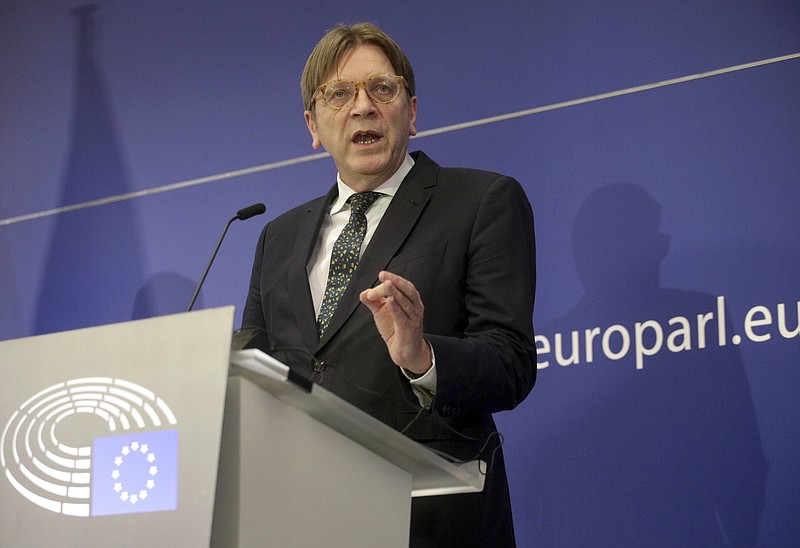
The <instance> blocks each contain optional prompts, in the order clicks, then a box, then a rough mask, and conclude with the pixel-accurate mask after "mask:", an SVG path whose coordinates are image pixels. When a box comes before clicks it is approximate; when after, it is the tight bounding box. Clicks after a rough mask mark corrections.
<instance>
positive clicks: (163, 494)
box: [92, 430, 178, 516]
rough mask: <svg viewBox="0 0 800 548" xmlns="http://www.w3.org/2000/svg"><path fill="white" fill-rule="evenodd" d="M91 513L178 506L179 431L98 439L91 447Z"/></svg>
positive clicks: (154, 509) (96, 514)
mask: <svg viewBox="0 0 800 548" xmlns="http://www.w3.org/2000/svg"><path fill="white" fill-rule="evenodd" d="M92 455H93V457H92V460H93V463H92V515H93V516H106V515H110V514H130V513H132V512H158V511H160V510H174V509H175V508H177V507H178V482H177V481H176V480H177V478H178V431H177V430H161V431H158V432H145V433H141V434H129V435H125V436H111V437H108V438H97V439H95V440H94V445H93V447H92Z"/></svg>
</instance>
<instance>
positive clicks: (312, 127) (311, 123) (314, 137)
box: [303, 110, 322, 148]
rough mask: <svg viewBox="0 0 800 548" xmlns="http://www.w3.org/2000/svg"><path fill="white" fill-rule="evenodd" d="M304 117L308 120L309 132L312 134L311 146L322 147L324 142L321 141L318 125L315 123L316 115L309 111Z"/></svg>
mask: <svg viewBox="0 0 800 548" xmlns="http://www.w3.org/2000/svg"><path fill="white" fill-rule="evenodd" d="M303 116H305V118H306V126H308V132H309V133H310V134H311V146H312V147H313V148H319V147H321V146H322V142H321V141H320V140H319V135H318V134H317V124H316V122H315V121H314V114H313V113H312V112H311V111H310V110H307V111H305V112H304V113H303Z"/></svg>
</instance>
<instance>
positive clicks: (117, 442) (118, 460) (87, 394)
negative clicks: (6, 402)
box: [0, 377, 178, 517]
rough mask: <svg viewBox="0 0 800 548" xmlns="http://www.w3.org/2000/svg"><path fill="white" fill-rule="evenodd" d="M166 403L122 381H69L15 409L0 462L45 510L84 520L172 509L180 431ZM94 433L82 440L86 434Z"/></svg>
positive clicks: (4, 435)
mask: <svg viewBox="0 0 800 548" xmlns="http://www.w3.org/2000/svg"><path fill="white" fill-rule="evenodd" d="M177 422H178V421H177V419H176V418H175V415H174V413H173V412H172V410H171V409H170V407H169V406H168V405H167V404H166V402H164V400H162V399H161V398H159V397H158V396H156V395H155V394H154V393H153V392H152V391H150V390H148V389H147V388H145V387H143V386H141V385H138V384H136V383H133V382H130V381H126V380H123V379H112V378H105V377H92V378H81V379H73V380H70V381H67V382H63V383H59V384H56V385H53V386H50V387H49V388H46V389H44V390H42V391H40V392H38V393H36V394H35V395H33V396H32V397H31V398H29V399H28V400H27V401H25V402H24V403H23V404H22V405H20V406H19V408H18V409H17V410H16V411H15V412H14V413H13V415H12V416H11V418H10V419H9V420H8V422H7V423H6V425H5V427H4V428H3V431H2V437H0V465H1V466H2V468H3V473H4V475H5V477H6V479H7V480H8V481H9V482H10V483H11V485H12V486H13V487H14V489H16V490H17V491H18V492H19V493H20V494H21V495H22V496H23V497H25V498H26V499H28V500H29V501H30V502H32V503H34V504H36V505H38V506H40V507H42V508H44V509H46V510H49V511H51V512H56V513H60V514H64V515H69V516H78V517H88V516H106V515H113V514H128V513H136V512H158V511H164V510H174V509H176V508H177V506H178V431H177V430H176V429H174V428H170V427H174V426H175V425H177ZM97 430H99V432H97V434H98V435H90V436H89V438H88V439H87V438H86V431H92V432H95V431H97Z"/></svg>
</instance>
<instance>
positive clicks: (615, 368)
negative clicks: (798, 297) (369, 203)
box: [515, 183, 766, 547]
mask: <svg viewBox="0 0 800 548" xmlns="http://www.w3.org/2000/svg"><path fill="white" fill-rule="evenodd" d="M660 223H661V206H660V205H659V204H658V203H657V202H656V201H655V200H654V199H653V198H652V197H651V196H650V195H648V194H647V193H646V192H644V191H643V190H642V189H641V188H640V187H638V186H636V185H634V184H628V183H619V184H613V185H609V186H606V187H603V188H600V189H598V190H596V191H594V192H592V193H591V194H590V195H589V196H588V197H587V198H586V200H585V202H584V203H583V204H582V206H581V207H580V210H579V212H578V214H577V217H576V220H575V223H574V229H573V235H572V248H573V253H574V257H575V263H576V266H577V270H578V273H579V275H580V279H581V282H582V284H583V287H584V290H585V292H584V294H583V296H582V297H581V299H580V300H579V302H578V303H577V304H576V306H575V307H574V308H573V309H572V310H570V311H568V312H567V313H566V314H564V316H562V317H561V318H559V319H558V320H556V321H555V322H553V323H552V324H550V325H547V326H545V327H544V328H542V329H539V330H538V334H540V335H545V336H546V337H547V339H548V340H549V342H550V345H551V349H550V350H551V351H550V352H549V353H547V354H544V353H543V354H542V355H541V356H540V358H539V362H540V363H542V362H544V361H548V363H549V366H548V369H549V370H548V369H544V370H542V371H540V372H539V374H540V386H537V390H535V394H534V396H535V397H533V398H531V399H532V402H531V406H529V411H528V412H530V413H531V415H532V416H531V419H530V422H529V427H530V430H529V431H528V432H527V433H526V436H528V439H529V440H530V441H528V442H527V443H528V444H529V445H530V449H529V451H530V452H531V453H532V454H533V458H532V460H531V461H529V462H528V465H529V467H530V469H529V471H528V472H527V475H528V476H529V477H531V478H533V481H532V482H531V483H530V484H528V485H526V486H525V487H524V488H522V489H521V490H519V493H517V491H515V495H519V496H515V502H516V503H517V504H516V506H515V511H520V510H521V511H523V512H526V513H527V512H530V513H531V515H530V517H529V518H527V519H528V520H533V522H535V524H536V525H535V530H530V531H526V532H525V535H526V537H527V536H530V538H531V539H535V544H536V545H537V546H593V547H597V546H615V547H619V546H681V547H687V546H703V547H709V546H721V545H722V544H731V545H743V546H753V545H755V543H756V541H757V537H758V525H759V519H760V516H761V512H762V510H763V505H764V484H765V478H766V461H765V458H764V455H763V452H762V448H761V441H760V437H759V432H758V427H757V424H756V419H755V413H754V409H753V403H752V398H751V394H750V389H749V386H748V382H747V378H746V376H745V371H744V365H743V363H742V360H741V356H740V353H739V351H738V348H737V347H736V346H734V345H732V344H731V342H730V337H731V329H730V325H728V326H727V333H728V334H727V339H728V340H727V343H726V345H725V346H720V345H719V344H718V338H717V321H718V320H719V318H717V311H718V309H717V300H716V297H715V296H712V295H708V294H704V293H698V292H693V291H687V290H681V289H667V288H664V287H662V286H661V283H660V277H659V268H660V264H661V262H662V261H663V260H664V258H665V257H666V255H667V252H668V250H669V236H668V235H666V234H664V233H662V232H661V231H660ZM708 313H714V317H713V319H712V320H710V321H708V322H707V324H706V325H705V326H704V328H703V329H701V331H703V332H704V335H703V336H704V337H705V348H700V346H702V344H701V339H702V336H701V335H700V334H699V332H698V327H697V325H698V321H697V315H698V314H700V315H705V314H708ZM676 317H681V318H685V323H684V322H682V321H679V320H673V322H672V323H670V320H672V319H673V318H676ZM646 320H656V321H658V322H659V324H660V325H661V326H662V329H663V334H664V337H663V341H662V347H661V350H660V351H658V352H657V353H655V354H654V355H652V356H642V358H641V369H637V367H636V363H635V362H636V360H635V352H634V346H635V341H634V332H635V324H636V323H637V322H644V321H646ZM723 321H724V319H723ZM687 324H688V325H689V326H690V327H689V328H687V327H686V325H687ZM615 325H616V326H621V327H617V328H615V330H612V331H613V334H612V335H610V336H609V337H608V339H607V341H606V342H607V351H604V350H603V335H604V334H605V332H606V331H607V330H608V328H609V327H611V326H615ZM593 328H599V330H598V331H597V332H596V333H597V334H596V335H595V336H594V337H590V340H589V341H588V342H587V339H586V330H591V329H593ZM623 328H624V330H625V331H627V332H628V333H629V334H630V343H629V344H630V348H629V350H628V351H627V352H626V353H623V352H622V351H623V349H624V340H623V335H622V334H621V333H622V331H623ZM573 332H577V339H573ZM673 333H674V335H673V336H672V338H671V339H670V345H671V347H672V349H673V350H674V351H673V350H670V348H669V347H668V344H667V339H668V337H669V335H670V334H673ZM556 334H560V337H561V342H560V348H556V346H557V345H556V343H555V342H556V336H557V335H556ZM644 334H645V336H644V337H643V339H642V344H643V345H647V346H648V347H653V346H654V344H655V342H656V339H655V334H654V330H652V329H650V330H645V333H644ZM576 352H577V354H576ZM557 355H558V359H557ZM608 355H611V356H613V357H615V358H617V359H609V357H608ZM559 360H560V361H561V362H562V363H568V362H574V363H572V364H571V365H560V364H559V363H558V361H559ZM590 360H591V361H590ZM526 521H527V520H526Z"/></svg>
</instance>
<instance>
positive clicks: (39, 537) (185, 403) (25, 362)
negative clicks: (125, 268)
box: [0, 307, 483, 547]
mask: <svg viewBox="0 0 800 548" xmlns="http://www.w3.org/2000/svg"><path fill="white" fill-rule="evenodd" d="M233 316H234V311H233V307H224V308H218V309H212V310H203V311H198V312H191V313H186V314H177V315H173V316H164V317H160V318H151V319H148V320H139V321H134V322H126V323H121V324H114V325H107V326H101V327H95V328H88V329H81V330H76V331H70V332H64V333H55V334H51V335H41V336H36V337H30V338H26V339H17V340H12V341H3V342H0V368H2V372H3V376H4V379H5V381H4V382H3V383H0V428H2V430H0V436H2V437H0V465H1V467H2V475H3V476H4V477H2V478H0V501H1V502H0V546H19V547H24V546H48V545H54V544H57V545H59V546H137V547H138V546H142V545H147V546H175V545H179V546H215V547H216V546H220V547H228V546H282V547H284V546H286V547H291V546H316V545H324V546H382V547H383V546H398V547H400V546H407V545H408V531H409V520H410V517H409V510H410V506H411V497H412V496H430V495H437V494H449V493H461V492H474V491H480V490H481V489H482V487H483V476H482V475H481V473H480V470H479V463H477V462H471V463H467V464H463V465H456V464H454V463H451V462H448V461H447V460H445V459H443V458H441V457H440V456H438V455H436V454H434V453H433V452H431V451H429V450H428V449H426V448H425V447H423V446H422V445H420V444H418V443H416V442H414V441H412V440H410V439H408V438H406V437H405V436H403V435H401V434H399V433H398V432H396V431H394V430H393V429H391V428H389V427H388V426H386V425H385V424H383V423H381V422H379V421H377V420H375V419H374V418H372V417H370V416H369V415H367V414H365V413H363V412H362V411H360V410H359V409H357V408H355V407H354V406H352V405H350V404H348V403H347V402H345V401H343V400H341V399H340V398H338V397H337V396H335V395H334V394H332V393H330V392H328V391H326V390H325V389H323V388H322V387H320V386H318V385H310V384H305V383H300V384H297V383H295V382H293V381H292V380H290V378H289V375H288V371H289V369H288V367H287V366H285V365H284V364H282V363H280V362H279V361H277V360H275V359H274V358H272V357H271V356H268V355H266V354H264V353H263V352H260V351H258V350H245V351H239V352H233V353H231V351H230V344H231V333H232V328H233Z"/></svg>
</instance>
